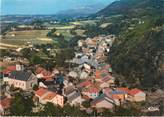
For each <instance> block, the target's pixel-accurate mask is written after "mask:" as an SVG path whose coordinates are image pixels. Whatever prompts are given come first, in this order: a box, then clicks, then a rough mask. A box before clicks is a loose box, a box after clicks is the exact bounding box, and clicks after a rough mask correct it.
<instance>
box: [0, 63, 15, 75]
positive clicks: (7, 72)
mask: <svg viewBox="0 0 164 117" xmlns="http://www.w3.org/2000/svg"><path fill="white" fill-rule="evenodd" d="M15 70H16V66H15V65H12V66H7V67H6V68H5V69H4V70H3V71H2V72H3V75H4V77H8V76H9V74H10V73H11V72H12V71H15Z"/></svg>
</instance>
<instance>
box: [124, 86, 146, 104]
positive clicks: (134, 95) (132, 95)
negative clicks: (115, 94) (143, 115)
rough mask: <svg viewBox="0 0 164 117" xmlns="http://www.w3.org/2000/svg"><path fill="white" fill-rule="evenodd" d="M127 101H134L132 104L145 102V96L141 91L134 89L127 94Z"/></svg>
mask: <svg viewBox="0 0 164 117" xmlns="http://www.w3.org/2000/svg"><path fill="white" fill-rule="evenodd" d="M127 100H129V101H134V102H141V101H145V100H146V94H145V93H144V92H143V91H141V90H140V89H137V88H135V89H132V90H130V91H129V92H128V98H127Z"/></svg>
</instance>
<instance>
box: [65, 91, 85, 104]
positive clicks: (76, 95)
mask: <svg viewBox="0 0 164 117" xmlns="http://www.w3.org/2000/svg"><path fill="white" fill-rule="evenodd" d="M83 101H85V99H83V98H82V96H81V94H80V92H79V91H74V92H73V93H71V94H69V95H68V96H67V102H68V103H69V104H70V105H72V106H79V105H81V104H82V102H83Z"/></svg>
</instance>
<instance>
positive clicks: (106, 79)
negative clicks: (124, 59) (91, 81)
mask: <svg viewBox="0 0 164 117" xmlns="http://www.w3.org/2000/svg"><path fill="white" fill-rule="evenodd" d="M111 78H112V76H111V75H107V76H105V77H103V78H102V81H108V80H109V79H111Z"/></svg>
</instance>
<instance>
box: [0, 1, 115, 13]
mask: <svg viewBox="0 0 164 117" xmlns="http://www.w3.org/2000/svg"><path fill="white" fill-rule="evenodd" d="M0 1H1V14H2V15H9V14H10V15H11V14H55V13H57V12H59V11H62V10H67V9H74V8H78V7H83V6H88V5H94V4H99V3H101V4H104V5H108V4H110V3H111V2H112V1H114V0H0Z"/></svg>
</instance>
